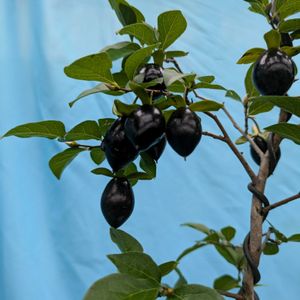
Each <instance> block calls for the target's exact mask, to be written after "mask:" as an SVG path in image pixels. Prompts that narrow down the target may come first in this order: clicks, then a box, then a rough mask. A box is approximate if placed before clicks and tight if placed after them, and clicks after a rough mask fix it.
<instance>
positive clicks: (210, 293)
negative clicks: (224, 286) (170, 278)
mask: <svg viewBox="0 0 300 300" xmlns="http://www.w3.org/2000/svg"><path fill="white" fill-rule="evenodd" d="M167 299H178V300H179V299H180V300H193V299H194V300H224V298H223V297H222V296H221V295H220V294H219V293H218V292H217V291H216V290H214V289H211V288H208V287H206V286H203V285H199V284H187V285H183V286H181V287H179V288H176V289H175V290H174V296H171V297H168V298H167Z"/></svg>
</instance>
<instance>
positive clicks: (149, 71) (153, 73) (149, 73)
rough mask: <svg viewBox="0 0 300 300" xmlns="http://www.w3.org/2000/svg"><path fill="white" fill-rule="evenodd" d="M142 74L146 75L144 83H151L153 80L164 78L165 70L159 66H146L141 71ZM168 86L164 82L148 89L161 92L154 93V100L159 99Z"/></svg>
mask: <svg viewBox="0 0 300 300" xmlns="http://www.w3.org/2000/svg"><path fill="white" fill-rule="evenodd" d="M140 74H142V75H144V78H143V82H144V83H145V82H150V81H152V80H155V79H158V78H163V68H162V67H161V66H159V65H157V64H146V65H145V66H144V67H143V68H142V69H141V70H140ZM165 88H166V86H165V84H164V82H162V83H157V84H155V85H154V86H150V87H148V88H147V89H149V90H155V91H160V92H155V93H153V97H152V98H153V99H157V98H159V97H160V96H161V95H162V91H163V90H165Z"/></svg>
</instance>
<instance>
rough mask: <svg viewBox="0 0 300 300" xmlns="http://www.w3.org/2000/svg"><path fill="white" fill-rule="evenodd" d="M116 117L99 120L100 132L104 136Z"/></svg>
mask: <svg viewBox="0 0 300 300" xmlns="http://www.w3.org/2000/svg"><path fill="white" fill-rule="evenodd" d="M114 121H115V119H112V118H103V119H99V120H98V124H99V127H100V132H101V135H102V136H105V134H106V132H107V130H108V129H109V128H110V126H111V125H112V123H113V122H114Z"/></svg>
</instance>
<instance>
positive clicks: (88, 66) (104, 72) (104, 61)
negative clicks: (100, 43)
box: [64, 52, 115, 85]
mask: <svg viewBox="0 0 300 300" xmlns="http://www.w3.org/2000/svg"><path fill="white" fill-rule="evenodd" d="M111 67H112V62H111V59H110V57H109V56H108V54H107V53H105V52H102V53H98V54H92V55H88V56H85V57H82V58H80V59H78V60H76V61H74V62H73V63H72V64H70V65H69V66H67V67H65V69H64V71H65V74H66V75H67V76H69V77H71V78H75V79H80V80H93V81H102V82H106V83H110V84H112V85H114V84H115V81H114V78H113V76H112V74H111V72H110V69H111Z"/></svg>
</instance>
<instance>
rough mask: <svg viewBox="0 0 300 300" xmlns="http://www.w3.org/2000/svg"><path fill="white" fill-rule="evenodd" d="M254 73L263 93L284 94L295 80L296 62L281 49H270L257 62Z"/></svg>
mask: <svg viewBox="0 0 300 300" xmlns="http://www.w3.org/2000/svg"><path fill="white" fill-rule="evenodd" d="M252 75H253V83H254V85H255V87H256V88H257V90H258V91H259V92H260V93H261V94H262V95H277V96H282V95H284V94H286V92H287V91H288V90H289V88H290V87H291V85H292V84H293V82H294V79H295V67H294V62H293V61H292V59H291V58H289V57H288V56H287V55H286V54H285V53H284V52H282V51H280V50H268V51H266V52H265V53H263V55H262V56H261V57H260V58H259V59H258V61H257V62H256V63H255V65H254V69H253V74H252Z"/></svg>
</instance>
